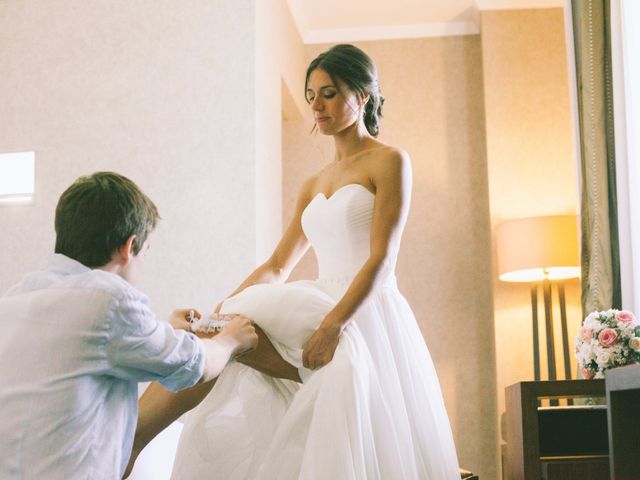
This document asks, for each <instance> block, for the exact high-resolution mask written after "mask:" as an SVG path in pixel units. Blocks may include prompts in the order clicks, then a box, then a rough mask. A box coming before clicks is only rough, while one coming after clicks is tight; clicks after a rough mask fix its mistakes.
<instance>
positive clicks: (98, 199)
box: [55, 172, 160, 268]
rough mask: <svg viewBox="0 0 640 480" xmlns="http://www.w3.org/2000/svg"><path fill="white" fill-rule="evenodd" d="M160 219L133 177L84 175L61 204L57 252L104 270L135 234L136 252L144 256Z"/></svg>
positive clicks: (57, 226)
mask: <svg viewBox="0 0 640 480" xmlns="http://www.w3.org/2000/svg"><path fill="white" fill-rule="evenodd" d="M159 219H160V216H159V215H158V209H157V208H156V206H155V205H154V203H153V202H152V201H151V200H150V199H149V197H147V196H146V195H145V194H144V193H143V192H142V191H141V190H140V189H139V188H138V186H137V185H136V184H135V183H133V182H132V181H131V180H129V179H128V178H126V177H124V176H122V175H120V174H117V173H113V172H97V173H94V174H93V175H89V176H86V177H80V178H79V179H78V180H76V181H75V182H74V183H73V184H72V185H71V186H70V187H69V188H67V190H65V192H64V193H63V194H62V196H61V197H60V200H59V201H58V205H57V207H56V220H55V226H56V248H55V252H56V253H62V254H64V255H66V256H67V257H70V258H73V259H75V260H77V261H78V262H80V263H82V264H84V265H86V266H87V267H90V268H96V267H101V266H103V265H106V264H107V263H109V262H110V261H111V258H112V255H113V254H114V252H115V251H116V250H117V249H118V248H120V247H121V246H122V245H124V244H125V242H126V241H127V239H128V238H129V237H130V236H131V235H135V236H136V238H135V239H134V242H133V253H134V254H135V255H137V254H138V253H140V249H141V248H142V246H143V245H144V243H145V241H146V239H147V237H148V236H149V234H150V233H151V232H152V231H153V229H154V228H155V226H156V223H157V222H158V220H159Z"/></svg>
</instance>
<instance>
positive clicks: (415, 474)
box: [172, 278, 460, 480]
mask: <svg viewBox="0 0 640 480" xmlns="http://www.w3.org/2000/svg"><path fill="white" fill-rule="evenodd" d="M350 280H351V279H350V278H342V279H336V280H317V281H300V282H291V283H285V284H264V285H255V286H253V287H250V288H247V289H245V290H244V291H243V292H241V293H240V294H238V295H236V296H235V297H232V298H230V299H228V300H227V301H226V302H225V303H224V307H223V310H222V311H223V312H225V311H226V312H235V313H241V314H243V315H245V316H247V317H249V318H252V319H254V320H255V321H256V323H257V324H258V325H260V327H261V328H262V329H263V330H264V331H265V333H266V334H267V335H268V336H269V338H270V339H271V340H272V342H273V344H274V347H275V348H276V349H277V350H278V352H279V353H280V355H282V357H283V358H284V359H285V360H287V361H288V362H289V363H291V364H293V365H295V366H297V367H300V375H301V378H302V379H303V383H302V384H298V383H295V382H291V381H288V380H280V379H274V378H272V377H269V376H267V375H263V374H261V373H259V372H257V371H255V370H253V369H251V368H249V367H246V366H244V365H242V364H239V363H231V364H230V365H229V366H228V367H227V368H226V369H225V370H224V372H223V373H222V375H221V376H220V378H219V379H218V382H217V383H216V385H215V387H214V388H213V390H212V392H211V393H210V394H209V395H208V396H207V398H206V399H205V400H204V401H203V402H202V403H201V404H200V405H199V406H198V407H197V408H196V409H195V410H193V411H192V412H191V413H190V414H189V415H188V417H187V419H186V421H185V426H184V429H183V432H182V436H181V438H180V442H179V445H178V451H177V454H176V460H175V464H174V469H173V473H172V478H173V479H175V480H191V479H193V480H196V479H197V480H205V479H220V480H255V479H262V480H276V479H279V480H295V479H302V480H364V479H367V480H374V479H379V480H402V479H407V480H409V479H411V480H413V479H425V480H426V479H428V480H454V479H456V480H458V479H459V478H460V474H459V471H458V461H457V456H456V451H455V446H454V443H453V437H452V435H451V428H450V425H449V419H448V417H447V413H446V410H445V407H444V403H443V400H442V394H441V390H440V385H439V382H438V378H437V375H436V372H435V369H434V366H433V362H432V361H431V357H430V356H429V353H428V351H427V348H426V345H425V343H424V340H423V338H422V335H421V332H420V330H419V328H418V326H417V324H416V321H415V318H414V316H413V313H412V311H411V309H410V307H409V305H408V304H407V302H406V300H405V299H404V297H403V296H402V295H401V294H400V292H399V291H398V290H397V287H396V285H395V278H390V279H389V281H388V282H387V283H386V285H385V286H383V287H381V288H379V289H378V290H377V291H376V292H375V293H374V294H373V295H372V296H371V298H370V299H368V300H367V302H365V304H363V305H362V306H361V307H360V308H359V309H358V311H357V312H356V313H355V315H354V316H353V318H352V321H351V322H350V323H349V325H348V326H347V327H346V329H345V330H344V332H343V334H342V336H341V338H340V343H339V345H338V348H337V349H336V352H335V355H334V358H333V360H332V361H331V362H330V363H329V364H327V365H326V366H324V367H323V368H321V369H319V370H316V371H310V370H306V369H304V368H303V367H302V345H303V344H304V343H305V341H306V340H307V339H308V338H309V336H310V335H311V334H312V333H313V332H314V331H315V329H316V328H317V327H318V325H319V324H320V322H321V321H322V319H323V318H324V316H325V315H326V314H327V313H328V312H329V310H331V308H333V306H334V305H335V302H336V301H337V300H338V299H340V298H341V297H342V295H343V293H344V291H345V289H346V287H347V286H348V285H349V283H350Z"/></svg>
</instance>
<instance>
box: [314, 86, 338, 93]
mask: <svg viewBox="0 0 640 480" xmlns="http://www.w3.org/2000/svg"><path fill="white" fill-rule="evenodd" d="M327 88H336V86H335V85H333V84H331V85H323V86H321V87H320V88H319V89H318V91H321V90H325V89H327ZM313 92H315V90H314V89H313V88H307V93H313Z"/></svg>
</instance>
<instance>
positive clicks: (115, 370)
mask: <svg viewBox="0 0 640 480" xmlns="http://www.w3.org/2000/svg"><path fill="white" fill-rule="evenodd" d="M0 321H1V322H2V330H1V332H2V333H1V334H0V478H2V479H3V480H9V479H21V480H28V479H44V478H47V479H92V480H101V479H109V480H113V479H116V478H121V476H122V473H123V472H124V468H125V466H126V464H127V461H128V458H129V454H130V452H131V447H132V443H133V436H134V433H135V427H136V418H137V392H138V389H137V383H138V382H146V381H151V380H157V381H159V382H160V383H161V384H163V385H164V386H165V387H167V388H168V389H170V390H173V391H176V390H180V389H183V388H186V387H189V386H191V385H193V384H195V383H196V382H197V381H198V379H199V378H200V377H201V376H202V373H203V368H204V349H203V346H202V342H201V341H200V340H199V339H198V338H196V337H195V336H194V335H192V334H190V333H187V332H184V331H176V330H174V329H173V328H171V326H170V325H169V324H168V323H166V322H159V321H158V320H157V319H156V317H155V316H154V314H153V313H152V312H151V310H150V309H149V301H148V299H147V297H146V296H145V295H144V294H142V293H141V292H139V291H138V290H136V289H135V288H134V287H133V286H132V285H131V284H129V283H128V282H126V281H125V280H124V279H122V278H120V277H119V276H117V275H115V274H112V273H109V272H105V271H102V270H91V269H89V268H87V267H85V266H84V265H82V264H81V263H78V262H76V261H75V260H72V259H70V258H68V257H66V256H64V255H53V256H52V257H51V258H50V259H49V261H48V262H47V265H46V267H45V268H44V269H43V270H41V271H37V272H34V273H31V274H29V275H27V276H26V277H25V278H24V280H23V281H22V282H21V283H19V284H18V285H16V286H15V287H13V288H12V289H10V290H9V291H8V292H7V293H6V294H5V295H4V296H3V297H2V298H0Z"/></svg>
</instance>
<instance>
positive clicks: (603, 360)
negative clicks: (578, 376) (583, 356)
mask: <svg viewBox="0 0 640 480" xmlns="http://www.w3.org/2000/svg"><path fill="white" fill-rule="evenodd" d="M609 360H611V354H610V353H609V352H608V351H606V350H602V351H600V352H599V353H598V355H597V356H596V362H598V365H600V366H604V365H606V364H607V363H609Z"/></svg>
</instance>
